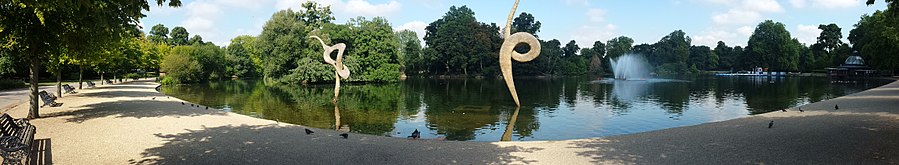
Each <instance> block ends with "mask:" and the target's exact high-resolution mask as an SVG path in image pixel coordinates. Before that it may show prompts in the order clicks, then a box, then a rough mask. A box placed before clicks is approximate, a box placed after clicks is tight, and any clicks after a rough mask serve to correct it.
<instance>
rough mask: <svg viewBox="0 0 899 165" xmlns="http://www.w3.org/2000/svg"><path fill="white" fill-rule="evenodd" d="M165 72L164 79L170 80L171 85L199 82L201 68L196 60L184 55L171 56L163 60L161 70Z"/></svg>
mask: <svg viewBox="0 0 899 165" xmlns="http://www.w3.org/2000/svg"><path fill="white" fill-rule="evenodd" d="M160 69H161V70H162V71H163V72H166V76H165V77H166V78H171V79H173V80H174V81H170V82H173V83H195V82H200V80H201V75H202V71H203V67H202V66H201V65H200V63H199V62H197V61H196V60H193V59H191V58H190V57H188V56H186V55H180V54H171V55H168V56H166V57H165V59H163V62H162V65H161V68H160Z"/></svg>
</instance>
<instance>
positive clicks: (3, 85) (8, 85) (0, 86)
mask: <svg viewBox="0 0 899 165" xmlns="http://www.w3.org/2000/svg"><path fill="white" fill-rule="evenodd" d="M21 87H25V83H24V82H22V81H19V80H10V79H0V90H6V89H14V88H21Z"/></svg>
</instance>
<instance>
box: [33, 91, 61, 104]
mask: <svg viewBox="0 0 899 165" xmlns="http://www.w3.org/2000/svg"><path fill="white" fill-rule="evenodd" d="M38 96H40V97H41V101H44V104H43V105H41V107H44V106H48V105H49V106H50V107H58V106H60V105H62V103H57V102H56V96H54V95H53V94H49V93H47V91H41V92H40V93H38Z"/></svg>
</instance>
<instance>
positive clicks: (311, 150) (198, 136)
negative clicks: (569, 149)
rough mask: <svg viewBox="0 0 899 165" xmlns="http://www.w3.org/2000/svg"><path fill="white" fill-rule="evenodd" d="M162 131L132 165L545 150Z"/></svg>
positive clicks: (381, 160) (457, 157)
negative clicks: (157, 143) (156, 142)
mask: <svg viewBox="0 0 899 165" xmlns="http://www.w3.org/2000/svg"><path fill="white" fill-rule="evenodd" d="M187 131H188V132H187V133H178V134H157V135H156V136H158V137H160V138H164V139H166V143H165V144H163V146H161V147H156V148H150V149H147V150H145V151H144V152H143V153H142V155H143V158H141V159H140V160H130V162H131V164H362V163H365V164H497V163H500V164H502V163H509V162H525V163H528V161H526V160H524V159H523V158H521V157H515V156H511V155H509V153H510V152H527V151H528V150H530V151H534V150H539V149H533V148H531V149H525V148H521V147H498V146H496V145H494V144H490V143H480V142H454V141H432V140H404V139H392V138H388V137H375V136H369V135H358V134H351V135H350V136H349V138H348V139H343V138H341V137H340V136H338V132H334V131H326V130H316V133H314V134H312V135H307V134H305V133H304V130H303V128H302V127H299V126H276V125H265V126H248V125H240V126H230V125H229V126H222V127H212V128H204V129H201V130H187Z"/></svg>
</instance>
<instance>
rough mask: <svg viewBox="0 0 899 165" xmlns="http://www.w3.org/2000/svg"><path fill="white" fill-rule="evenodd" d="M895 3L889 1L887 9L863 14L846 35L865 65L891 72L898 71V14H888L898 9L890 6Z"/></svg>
mask: <svg viewBox="0 0 899 165" xmlns="http://www.w3.org/2000/svg"><path fill="white" fill-rule="evenodd" d="M888 2H890V1H888ZM895 4H897V3H896V2H890V6H891V7H890V8H888V9H887V11H876V12H874V13H873V14H871V15H863V16H862V17H861V19H860V20H859V21H858V23H856V24H855V28H854V29H852V30H851V31H850V32H849V37H848V38H849V42H850V43H852V49H853V50H856V51H858V52H859V54H861V56H862V57H863V58H864V59H865V62H866V64H867V65H869V66H871V67H873V68H876V69H882V70H892V71H893V73H897V72H899V30H896V29H899V26H897V24H899V16H896V15H893V14H889V13H890V12H895V11H896V10H899V9H897V8H894V7H892V6H894V5H895Z"/></svg>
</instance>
